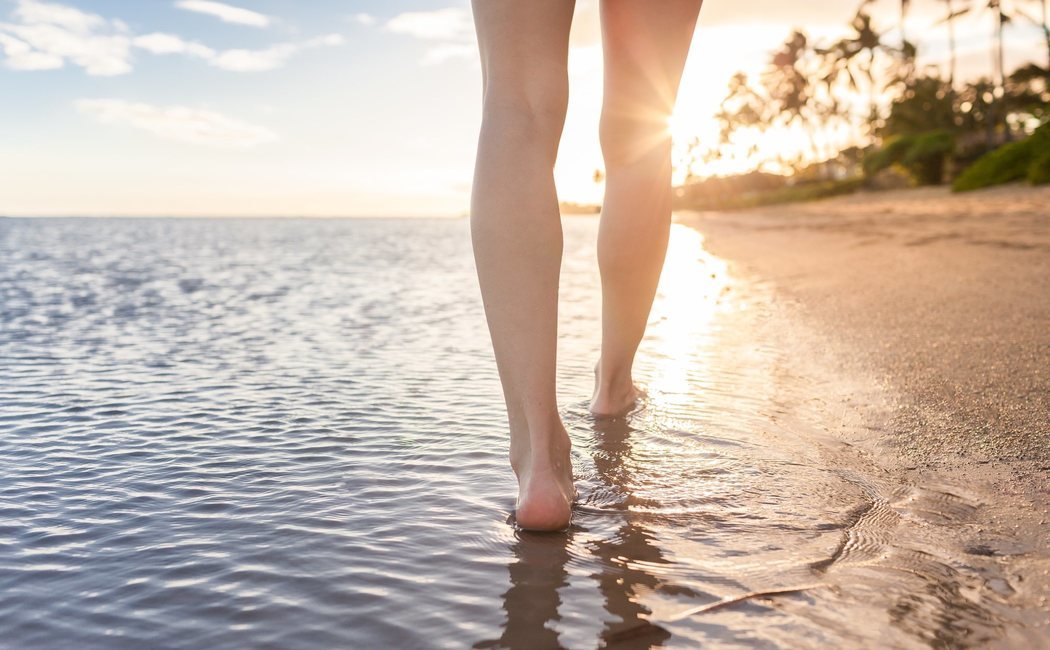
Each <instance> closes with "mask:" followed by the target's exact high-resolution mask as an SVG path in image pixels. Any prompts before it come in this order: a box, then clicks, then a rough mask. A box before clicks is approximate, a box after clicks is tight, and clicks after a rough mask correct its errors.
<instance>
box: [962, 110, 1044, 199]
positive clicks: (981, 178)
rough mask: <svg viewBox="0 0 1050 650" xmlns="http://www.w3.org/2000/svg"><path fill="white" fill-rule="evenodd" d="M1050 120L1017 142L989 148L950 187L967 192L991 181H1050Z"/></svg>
mask: <svg viewBox="0 0 1050 650" xmlns="http://www.w3.org/2000/svg"><path fill="white" fill-rule="evenodd" d="M1048 153H1050V123H1047V124H1044V125H1043V126H1041V127H1039V128H1038V129H1036V131H1035V133H1033V134H1032V135H1031V136H1029V137H1027V138H1025V139H1024V140H1021V141H1019V142H1011V143H1009V144H1005V145H1003V146H1001V147H999V148H998V149H995V150H993V151H989V152H988V153H986V154H984V155H983V156H981V157H980V158H978V159H977V161H976V162H974V163H973V164H972V165H970V166H969V167H967V168H966V170H965V171H964V172H963V173H962V174H960V175H959V177H958V178H956V179H955V182H954V183H952V190H953V191H955V192H966V191H969V190H976V189H980V188H982V187H991V186H992V185H1002V184H1003V183H1010V182H1013V181H1020V180H1025V179H1027V180H1028V181H1029V182H1031V183H1033V184H1034V183H1046V182H1050V155H1048Z"/></svg>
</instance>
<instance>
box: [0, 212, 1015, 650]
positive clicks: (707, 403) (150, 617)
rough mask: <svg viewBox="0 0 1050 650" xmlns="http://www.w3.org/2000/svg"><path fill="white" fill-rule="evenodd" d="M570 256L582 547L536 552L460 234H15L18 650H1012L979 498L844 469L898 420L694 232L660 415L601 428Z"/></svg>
mask: <svg viewBox="0 0 1050 650" xmlns="http://www.w3.org/2000/svg"><path fill="white" fill-rule="evenodd" d="M564 226H565V240H566V241H565V261H564V264H563V274H562V275H563V277H562V286H561V312H560V332H561V338H560V346H559V394H560V401H561V404H562V405H563V414H564V419H565V423H566V426H567V428H568V430H569V432H570V436H571V438H572V441H573V445H574V449H573V462H574V468H575V474H576V476H577V487H578V488H579V492H580V501H579V504H578V507H577V509H576V512H575V514H574V518H573V524H572V526H571V528H570V529H569V530H568V531H567V532H565V533H557V534H536V533H527V532H521V531H518V530H516V529H515V528H514V526H513V524H512V522H511V521H510V519H509V517H510V514H511V512H512V509H513V505H514V503H513V499H514V495H515V493H516V491H515V483H514V480H513V475H512V474H511V471H510V468H509V466H508V461H507V453H508V449H507V441H508V434H507V425H506V422H505V415H504V412H503V400H502V396H501V393H500V387H499V381H498V378H497V375H496V370H495V364H494V361H493V358H492V353H491V349H490V347H489V340H488V333H487V330H486V326H485V321H484V317H483V313H482V308H481V302H480V296H479V293H478V289H477V283H476V278H475V274H474V266H473V260H472V256H471V253H470V243H469V233H468V224H467V222H466V220H464V219H455V220H440V219H331V220H325V219H283V220H281V219H91V218H84V219H73V218H71V219H0V631H2V635H0V646H5V647H12V648H14V647H20V648H34V649H40V648H146V647H148V648H154V649H160V648H194V649H195V648H201V647H206V648H209V650H219V649H223V648H263V647H273V648H284V649H289V650H294V649H300V648H302V649H309V648H337V647H338V648H463V647H478V648H495V647H499V648H555V647H568V648H585V647H598V646H601V647H616V648H620V647H623V648H639V647H645V648H648V647H653V646H659V645H669V646H673V647H686V646H690V647H692V646H697V645H701V644H703V645H714V646H718V647H783V646H789V647H818V646H828V647H851V646H854V647H855V646H856V645H858V644H860V645H865V644H876V645H880V646H893V647H928V646H931V645H933V646H937V647H959V646H965V645H974V646H980V645H981V644H982V643H984V642H985V641H987V640H988V639H992V638H995V637H996V635H997V634H998V633H999V632H1001V630H1002V627H1003V625H1005V624H1006V623H1007V622H1008V620H1009V617H1010V613H1009V608H1008V603H1007V600H1008V599H1007V596H1008V594H1004V595H1003V598H1002V603H999V604H997V603H996V601H995V598H994V593H993V594H992V596H993V598H992V599H991V600H989V599H988V598H981V599H974V598H972V597H971V595H972V593H973V590H974V589H976V588H977V586H976V585H985V583H986V580H985V578H986V576H985V574H984V573H983V572H984V571H985V569H984V567H985V565H982V564H980V562H982V561H984V560H981V559H980V558H978V559H977V560H974V559H972V558H971V559H970V560H968V561H967V562H962V561H960V560H959V559H958V558H959V557H960V555H959V554H958V553H957V552H956V550H955V546H953V544H955V542H954V539H955V538H954V536H953V530H954V529H955V527H956V526H957V524H956V523H954V522H957V521H958V520H959V519H960V518H965V516H966V513H967V512H969V511H970V510H972V509H973V508H975V507H977V505H976V502H975V501H974V499H973V498H971V497H970V496H968V495H967V493H966V492H965V490H964V489H962V488H959V487H958V486H929V485H908V484H901V483H898V482H894V480H893V479H892V478H890V474H888V473H887V472H886V471H884V469H883V468H881V467H879V465H878V463H876V462H874V461H872V459H871V457H870V455H866V454H865V453H864V452H863V450H862V449H858V448H857V447H855V446H854V445H851V444H847V443H845V442H843V438H842V437H841V436H838V435H837V433H839V432H840V431H841V430H843V429H844V428H845V429H849V430H851V431H854V432H857V431H859V432H863V431H864V430H865V427H869V428H870V427H872V426H875V425H874V424H872V420H871V417H872V415H871V413H873V412H876V411H877V408H876V407H877V401H878V398H877V396H876V393H874V392H864V391H863V389H859V388H857V387H856V386H854V385H847V384H846V383H844V381H843V380H842V378H840V377H835V376H833V375H831V374H822V373H823V372H824V371H821V370H819V368H818V365H819V364H817V363H816V361H815V360H814V359H813V358H811V357H810V356H807V355H808V354H809V353H805V354H804V353H803V352H802V351H803V350H809V351H812V350H818V351H819V347H820V346H819V341H816V342H814V338H815V337H814V335H813V334H812V333H809V332H806V331H805V330H804V329H803V328H801V326H798V325H795V324H790V323H789V322H788V321H787V320H786V319H785V318H784V316H783V313H782V312H783V309H784V305H783V304H781V302H782V299H781V298H779V297H778V296H777V294H776V293H775V291H774V288H773V287H770V286H766V285H764V284H763V283H762V282H759V281H756V280H753V279H749V278H747V277H746V276H745V275H743V274H741V273H738V272H737V271H736V270H735V269H734V268H733V267H731V266H730V265H729V264H728V263H727V262H725V261H724V260H720V259H718V258H717V257H715V256H713V255H711V254H709V253H707V252H706V251H705V250H704V248H703V241H702V238H701V236H700V234H699V233H698V232H697V231H695V230H693V229H691V228H688V227H686V226H685V225H682V224H676V225H675V226H674V227H673V231H672V239H671V247H670V251H669V253H668V262H667V266H666V269H665V273H664V278H663V281H662V283H661V287H660V291H659V295H658V296H657V299H656V303H655V305H654V309H653V313H652V317H651V320H650V325H649V330H648V334H647V336H646V339H645V340H644V341H643V343H642V347H641V350H640V352H639V358H638V362H637V365H636V373H637V377H636V378H637V379H638V381H639V383H640V384H642V385H643V386H644V387H645V388H646V390H647V392H648V395H649V397H648V399H647V401H646V403H645V404H644V406H643V408H641V409H640V410H638V411H637V412H635V413H633V414H632V415H630V416H629V417H627V418H621V419H617V420H598V421H596V420H594V419H593V418H591V417H590V416H589V415H588V413H587V408H586V407H587V400H588V398H589V396H590V393H591V382H592V381H593V379H592V369H593V366H594V363H595V361H596V360H597V352H598V346H599V341H600V329H599V315H600V313H599V307H600V303H599V300H600V295H599V291H598V276H597V264H596V261H595V254H594V243H595V237H596V231H597V221H596V219H595V218H592V217H571V218H566V219H565V222H564ZM807 341H808V343H806V342H807ZM804 345H809V346H810V347H803V346H804ZM858 391H859V392H858ZM858 436H860V434H858ZM854 437H857V436H854ZM860 437H863V436H860ZM847 438H849V436H847ZM986 559H987V558H986ZM988 561H989V562H991V561H994V559H988ZM993 591H994V590H993Z"/></svg>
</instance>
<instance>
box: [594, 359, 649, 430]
mask: <svg viewBox="0 0 1050 650" xmlns="http://www.w3.org/2000/svg"><path fill="white" fill-rule="evenodd" d="M601 367H602V362H601V361H599V362H598V364H597V365H596V366H594V395H593V396H592V397H591V409H590V410H591V415H593V416H594V417H598V418H615V417H620V416H622V415H626V414H627V413H630V412H631V410H633V409H634V408H635V407H636V406H637V405H638V401H639V400H641V399H642V398H643V397H645V391H644V390H642V389H641V388H639V387H638V386H636V385H635V384H634V382H633V381H632V380H631V378H630V376H627V377H626V378H621V379H618V380H608V379H607V378H605V377H602V371H601Z"/></svg>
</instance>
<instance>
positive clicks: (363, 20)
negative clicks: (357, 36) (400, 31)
mask: <svg viewBox="0 0 1050 650" xmlns="http://www.w3.org/2000/svg"><path fill="white" fill-rule="evenodd" d="M349 19H350V22H354V23H357V24H358V25H365V26H366V27H367V26H370V25H375V24H376V17H375V16H373V15H372V14H366V13H360V14H354V15H353V16H349Z"/></svg>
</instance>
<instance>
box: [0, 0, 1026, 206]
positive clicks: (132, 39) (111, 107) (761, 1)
mask: <svg viewBox="0 0 1050 650" xmlns="http://www.w3.org/2000/svg"><path fill="white" fill-rule="evenodd" d="M491 1H496V0H491ZM639 1H641V0H639ZM958 4H962V3H958ZM1022 4H1026V5H1028V7H1029V12H1030V13H1034V14H1038V3H1037V2H1035V1H1029V2H1027V3H1024V2H1022ZM912 5H913V9H912V12H911V17H910V19H909V21H908V23H906V29H908V30H910V32H911V33H912V34H916V35H920V36H921V39H920V63H922V64H929V65H934V64H938V63H941V62H943V60H944V59H945V58H946V51H947V50H946V32H945V30H944V29H943V28H942V27H941V26H938V25H935V24H934V23H935V21H936V19H937V18H938V17H940V16H941V15H942V14H943V13H944V10H943V5H944V3H943V2H940V1H938V0H913V2H912ZM895 7H896V4H895V3H894V2H890V0H879V1H878V2H876V3H875V6H874V12H875V15H876V16H877V17H879V18H880V19H881V20H880V25H881V27H882V28H884V29H886V30H887V31H889V32H890V38H892V37H893V34H895V33H896V32H894V31H893V30H895V29H896V22H895V21H896V10H895ZM855 10H856V3H854V2H843V1H842V0H809V1H808V2H798V3H792V2H784V1H783V0H773V1H770V0H707V2H706V3H705V6H704V7H703V9H702V11H701V14H700V22H699V25H698V27H697V33H696V35H695V37H694V45H693V49H692V51H691V53H690V58H689V62H688V64H687V67H686V73H685V76H684V78H683V81H682V88H681V91H680V96H679V102H678V107H677V109H676V112H675V119H674V129H673V133H674V135H675V136H676V137H677V138H678V139H680V140H681V139H685V138H688V137H691V136H694V135H695V136H699V137H701V139H710V138H713V137H716V134H717V127H716V125H715V123H714V121H713V120H712V115H713V114H714V112H715V110H716V109H717V107H718V103H719V101H720V100H721V98H722V97H723V96H724V94H725V89H726V83H727V81H728V79H729V77H730V76H731V75H732V74H733V73H734V72H735V71H737V70H742V71H745V72H750V73H752V74H754V73H757V72H758V71H759V70H760V69H761V67H762V66H763V64H764V63H765V61H766V59H767V58H768V56H769V52H770V51H771V50H773V49H775V48H776V47H777V46H779V45H780V43H781V42H782V41H783V40H784V38H786V37H787V35H788V34H789V33H790V31H791V29H792V27H794V26H802V27H804V28H805V29H806V31H807V32H808V33H809V34H810V35H811V36H813V37H816V38H824V39H832V38H835V37H836V36H839V35H841V34H843V33H844V32H845V25H846V24H847V22H848V20H849V18H850V17H851V16H852V14H853V13H854V11H855ZM957 30H958V39H959V52H960V57H959V58H960V72H961V74H962V76H974V75H981V74H984V75H987V74H989V73H990V69H991V56H990V54H989V50H988V48H989V40H988V36H989V34H990V32H991V17H990V15H987V14H986V15H984V16H976V17H974V18H972V19H967V20H966V21H964V22H962V23H960V24H959V26H958V28H957ZM1010 30H1011V31H1010V33H1008V42H1009V44H1010V46H1009V49H1008V66H1012V65H1014V64H1016V63H1019V62H1021V61H1023V60H1028V59H1032V58H1036V59H1038V60H1040V61H1043V60H1044V59H1045V52H1043V51H1041V48H1042V47H1044V46H1042V45H1040V33H1039V32H1038V31H1037V30H1036V29H1035V28H1034V27H1032V26H1027V25H1017V26H1014V27H1011V28H1010ZM569 74H570V105H569V114H568V118H567V120H566V127H565V134H564V136H563V140H562V146H561V149H560V153H559V160H558V165H557V168H556V173H555V175H556V180H557V183H558V188H559V193H560V195H561V197H562V198H563V199H564V200H569V201H578V202H595V201H598V200H599V199H600V196H601V186H600V185H597V184H595V183H594V181H593V178H594V171H595V170H596V169H599V168H601V154H600V150H599V147H598V139H597V119H598V114H599V111H600V104H601V43H600V30H599V20H598V2H597V0H579V1H578V2H577V3H576V14H575V19H574V23H573V30H572V34H571V49H570V56H569ZM480 91H481V83H480V68H479V65H478V63H477V51H476V41H475V37H474V29H473V22H472V20H471V14H470V6H469V2H464V1H458V0H310V1H309V2H292V1H290V0H231V1H230V2H229V3H225V2H216V1H211V0H137V1H135V2H129V1H127V0H124V1H123V2H118V1H116V0H64V1H62V2H58V1H55V2H51V1H48V2H41V1H38V0H0V215H13V216H36V215H40V216H46V215H98V216H105V215H142V216H151V215H165V216H168V215H172V216H178V215H187V216H234V215H235V216H255V215H258V216H457V215H461V214H464V213H465V212H466V210H467V206H468V203H469V194H470V182H471V176H472V171H473V164H474V150H475V146H476V142H477V133H478V126H479V123H480V119H481V111H480V108H481V105H480V103H481V92H480Z"/></svg>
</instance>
